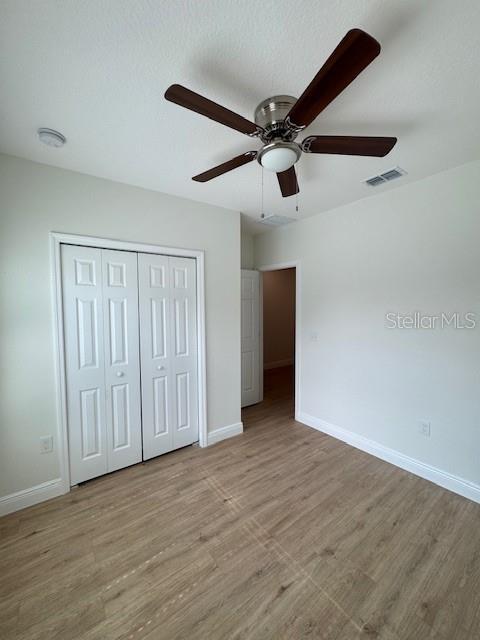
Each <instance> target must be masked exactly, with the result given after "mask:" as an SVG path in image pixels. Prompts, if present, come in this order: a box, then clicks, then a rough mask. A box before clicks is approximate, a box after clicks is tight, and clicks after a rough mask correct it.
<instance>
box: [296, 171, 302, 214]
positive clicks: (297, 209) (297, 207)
mask: <svg viewBox="0 0 480 640" xmlns="http://www.w3.org/2000/svg"><path fill="white" fill-rule="evenodd" d="M297 182H298V183H299V184H300V182H301V181H300V167H299V166H297ZM298 193H299V192H298V191H297V193H296V194H295V213H296V216H297V218H299V217H300V216H299V200H300V198H299V196H298Z"/></svg>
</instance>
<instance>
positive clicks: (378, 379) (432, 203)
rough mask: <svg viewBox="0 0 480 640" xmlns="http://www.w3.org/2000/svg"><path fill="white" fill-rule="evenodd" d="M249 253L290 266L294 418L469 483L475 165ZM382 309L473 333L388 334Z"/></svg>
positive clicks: (477, 304)
mask: <svg viewBox="0 0 480 640" xmlns="http://www.w3.org/2000/svg"><path fill="white" fill-rule="evenodd" d="M255 256H256V265H257V267H260V266H262V265H267V264H273V263H278V262H282V261H289V260H300V261H301V300H302V302H301V318H302V320H301V321H302V326H301V348H302V351H301V353H302V364H301V370H300V381H301V382H300V398H301V400H300V402H301V406H300V412H301V413H303V414H304V417H305V416H307V417H308V416H309V417H310V418H313V420H311V422H312V423H315V422H316V424H317V425H320V426H321V425H322V424H323V425H325V424H327V425H330V426H336V427H340V428H343V429H346V430H348V431H349V432H353V434H355V437H357V436H358V437H359V438H367V439H369V440H371V441H374V442H375V443H379V444H380V445H383V446H384V447H387V448H390V449H393V450H394V451H396V452H400V453H402V454H404V455H405V456H409V457H411V458H414V459H416V460H418V461H421V462H423V463H425V464H427V465H431V466H434V467H436V468H438V469H440V470H443V471H445V472H447V473H450V474H453V475H456V476H459V477H460V478H463V479H466V480H468V481H470V482H472V483H475V484H477V485H478V484H480V162H474V163H470V164H467V165H463V166H461V167H457V168H455V169H453V170H450V171H446V172H442V173H439V174H437V175H435V176H432V177H430V178H427V179H425V180H422V181H419V182H415V183H411V184H409V185H406V186H404V187H399V188H397V189H394V190H391V191H388V192H385V193H382V192H381V187H380V188H379V191H378V195H376V196H374V197H372V198H368V199H365V200H361V201H359V202H356V203H353V204H350V205H347V206H343V207H341V208H338V209H336V210H334V211H330V212H327V213H324V214H319V215H317V216H315V217H312V218H308V219H305V220H304V221H301V222H298V223H295V224H292V225H289V226H287V227H284V228H281V229H278V230H275V231H272V232H270V233H266V234H262V235H260V236H257V237H256V239H255ZM391 311H398V312H402V313H408V312H411V311H421V312H423V313H426V314H438V313H441V312H442V311H445V312H455V311H458V312H475V313H476V314H477V328H476V329H474V330H470V331H469V330H454V329H453V328H448V329H444V330H442V329H436V330H390V329H387V328H386V323H385V314H386V313H387V312H391ZM315 334H317V335H318V341H315ZM419 420H428V421H431V437H430V438H427V437H424V436H422V435H420V434H419V432H418V421H419ZM357 441H359V440H358V439H357ZM475 491H477V489H475ZM476 495H477V497H478V495H479V494H478V492H477V494H476Z"/></svg>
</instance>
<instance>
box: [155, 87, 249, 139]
mask: <svg viewBox="0 0 480 640" xmlns="http://www.w3.org/2000/svg"><path fill="white" fill-rule="evenodd" d="M165 98H166V99H167V100H169V101H170V102H174V103H175V104H178V105H180V106H181V107H185V109H190V111H195V112H196V113H199V114H200V115H202V116H206V117H207V118H210V120H215V122H219V123H220V124H224V125H225V126H226V127H230V128H231V129H236V130H237V131H240V133H245V134H247V135H255V134H256V133H257V131H258V130H259V127H257V125H256V124H254V123H253V122H250V120H247V119H246V118H244V117H243V116H240V115H238V113H234V112H233V111H230V109H226V108H225V107H222V106H221V105H219V104H217V103H216V102H212V100H208V98H204V97H203V96H201V95H200V94H198V93H195V92H194V91H190V89H186V88H185V87H182V86H181V85H179V84H172V86H171V87H168V89H167V90H166V92H165Z"/></svg>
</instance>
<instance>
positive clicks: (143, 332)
mask: <svg viewBox="0 0 480 640" xmlns="http://www.w3.org/2000/svg"><path fill="white" fill-rule="evenodd" d="M138 279H139V309H140V345H141V372H142V423H143V457H144V459H148V458H152V457H154V456H158V455H160V454H162V453H167V452H168V451H172V450H173V449H177V448H178V447H183V446H186V445H189V444H192V443H193V442H196V441H197V440H198V402H197V400H198V392H197V387H198V378H197V376H198V373H197V328H196V325H197V317H196V309H197V307H196V269H195V261H194V259H192V258H173V257H167V256H159V255H154V254H139V256H138Z"/></svg>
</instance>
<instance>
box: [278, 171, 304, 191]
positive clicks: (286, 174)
mask: <svg viewBox="0 0 480 640" xmlns="http://www.w3.org/2000/svg"><path fill="white" fill-rule="evenodd" d="M277 178H278V184H279V185H280V191H281V192H282V196H283V197H284V198H288V196H294V195H295V194H296V193H298V192H299V191H300V189H299V188H298V182H297V174H296V171H295V167H290V169H287V170H286V171H281V172H280V173H277Z"/></svg>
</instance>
